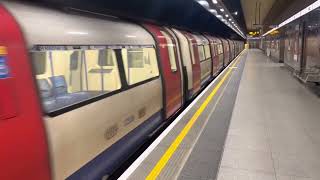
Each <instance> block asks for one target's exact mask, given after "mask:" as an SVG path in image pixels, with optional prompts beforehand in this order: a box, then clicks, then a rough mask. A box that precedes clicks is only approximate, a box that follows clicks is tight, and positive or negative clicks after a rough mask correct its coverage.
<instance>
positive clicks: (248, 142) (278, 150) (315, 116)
mask: <svg viewBox="0 0 320 180" xmlns="http://www.w3.org/2000/svg"><path fill="white" fill-rule="evenodd" d="M240 179H241V180H319V179H320V99H319V97H317V96H316V95H315V94H313V93H311V92H310V91H309V90H308V89H307V88H306V87H305V86H304V85H303V84H301V83H300V82H298V81H297V80H296V79H295V78H293V76H292V75H291V74H290V73H289V71H288V70H286V69H285V68H283V67H281V64H277V63H274V62H272V61H271V60H270V59H268V58H267V57H266V56H265V55H263V54H262V52H261V51H259V50H250V51H249V53H248V56H247V60H246V65H245V68H244V72H243V75H242V79H241V83H240V87H239V91H238V95H237V99H236V104H235V108H234V110H233V115H232V119H231V124H230V129H229V132H228V137H227V140H226V145H225V149H224V153H223V158H222V162H221V167H220V170H219V175H218V180H240Z"/></svg>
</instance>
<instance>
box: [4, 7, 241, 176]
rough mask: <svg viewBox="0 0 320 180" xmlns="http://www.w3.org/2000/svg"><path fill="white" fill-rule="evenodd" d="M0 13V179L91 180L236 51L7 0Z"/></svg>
mask: <svg viewBox="0 0 320 180" xmlns="http://www.w3.org/2000/svg"><path fill="white" fill-rule="evenodd" d="M0 17H1V21H0V24H1V27H2V28H1V29H0V89H1V94H0V101H1V102H0V104H1V108H0V129H1V130H0V137H1V144H2V145H3V146H2V147H1V148H0V161H1V165H0V167H1V173H0V179H20V178H21V177H23V178H24V179H41V180H43V179H65V178H67V179H78V178H79V179H81V178H82V179H101V177H103V176H106V175H108V174H110V173H112V172H114V171H115V169H116V168H118V167H119V166H120V165H121V164H122V163H123V162H125V161H126V160H127V158H128V157H129V156H130V155H132V154H133V153H134V152H135V150H137V149H138V148H139V146H140V145H142V144H143V143H144V142H145V141H146V140H147V139H148V137H149V135H150V134H151V133H153V132H154V131H155V130H157V128H159V127H160V126H161V124H162V123H164V122H166V121H168V119H170V118H171V117H172V116H173V115H175V114H176V113H177V112H178V111H179V110H180V109H181V108H182V107H183V106H184V105H185V104H186V103H187V102H188V101H190V100H192V98H194V97H195V96H196V95H197V94H198V93H199V91H200V89H201V88H202V87H204V86H206V85H207V84H208V82H209V81H210V80H212V79H213V78H214V77H215V76H216V75H217V74H218V73H219V72H220V71H221V70H222V69H223V68H224V67H225V66H226V65H227V64H229V63H230V62H231V61H232V60H233V59H234V57H235V56H236V55H237V54H239V53H240V51H242V49H243V48H244V45H243V42H240V41H232V40H225V39H221V38H217V37H213V36H210V35H201V34H194V33H191V32H187V31H183V30H179V29H175V28H170V27H160V26H156V25H151V24H144V25H143V26H139V25H137V24H133V23H129V22H124V21H121V20H119V19H116V18H114V19H110V18H109V19H106V18H105V17H104V19H101V18H93V17H88V16H83V15H76V14H75V13H72V14H68V13H66V12H61V11H56V10H52V9H47V8H43V7H38V6H32V5H28V4H19V3H17V2H2V4H1V5H0Z"/></svg>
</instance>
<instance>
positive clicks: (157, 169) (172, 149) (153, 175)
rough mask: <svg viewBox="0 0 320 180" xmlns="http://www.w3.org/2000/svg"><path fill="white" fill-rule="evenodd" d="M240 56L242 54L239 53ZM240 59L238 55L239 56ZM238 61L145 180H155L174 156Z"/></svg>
mask: <svg viewBox="0 0 320 180" xmlns="http://www.w3.org/2000/svg"><path fill="white" fill-rule="evenodd" d="M241 54H242V53H241ZM239 57H240V55H239ZM238 61H239V59H237V60H236V61H235V62H234V63H233V64H232V66H231V67H230V68H229V69H228V71H227V72H226V74H225V75H224V76H223V77H222V79H221V80H220V81H219V83H218V84H217V86H216V87H215V88H214V89H213V90H212V92H211V93H210V95H209V96H208V97H207V99H206V100H205V101H204V102H203V103H202V104H201V106H200V107H199V109H198V110H197V111H196V112H195V113H194V115H193V116H192V117H191V119H190V120H189V122H188V123H187V125H186V126H185V127H184V128H183V129H182V131H181V132H180V134H179V135H178V136H177V137H176V139H175V140H174V141H173V142H172V144H171V145H170V147H169V148H168V149H167V151H166V152H165V153H164V154H163V155H162V157H161V159H160V160H159V161H158V163H157V164H156V165H155V166H154V167H153V169H152V170H151V172H150V173H149V175H148V176H147V177H146V180H153V179H156V178H157V177H158V176H159V174H160V172H161V171H162V169H163V168H164V167H165V166H166V164H167V163H168V161H169V160H170V158H171V156H172V155H173V154H174V152H175V151H176V150H177V148H178V147H179V145H180V144H181V142H182V141H183V139H184V138H185V136H186V135H187V134H188V132H189V131H190V129H191V128H192V126H193V125H194V123H195V122H196V121H197V120H198V118H199V116H200V115H201V114H202V112H203V111H204V110H205V108H206V107H207V106H208V104H209V103H210V101H211V100H212V98H213V97H214V96H215V94H216V93H217V92H218V90H219V89H220V87H221V86H222V85H223V83H224V82H225V80H226V79H227V77H228V76H229V75H230V73H231V71H232V69H234V67H235V65H236V63H237V62H238Z"/></svg>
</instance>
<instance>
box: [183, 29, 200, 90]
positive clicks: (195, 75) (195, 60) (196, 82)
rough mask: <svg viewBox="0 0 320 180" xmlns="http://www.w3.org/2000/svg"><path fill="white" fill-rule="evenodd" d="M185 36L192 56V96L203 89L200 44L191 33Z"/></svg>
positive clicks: (185, 33) (186, 33)
mask: <svg viewBox="0 0 320 180" xmlns="http://www.w3.org/2000/svg"><path fill="white" fill-rule="evenodd" d="M183 34H184V35H185V36H186V37H187V39H188V41H189V46H190V54H191V61H192V63H191V64H192V80H193V82H192V83H193V88H192V91H193V92H192V94H193V95H195V94H197V93H198V92H199V91H200V88H201V69H200V59H199V51H198V44H197V41H196V39H195V38H194V37H193V35H192V34H191V33H188V32H183Z"/></svg>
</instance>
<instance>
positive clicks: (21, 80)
mask: <svg viewBox="0 0 320 180" xmlns="http://www.w3.org/2000/svg"><path fill="white" fill-rule="evenodd" d="M0 17H1V21H0V27H1V28H0V144H1V148H0V162H1V163H0V169H1V171H0V179H10V180H15V179H33V180H46V179H50V169H49V158H48V149H47V142H46V135H45V129H44V125H43V120H42V113H41V108H40V103H39V99H38V96H37V93H36V87H35V84H34V81H33V78H32V73H31V66H30V61H29V59H28V54H27V51H26V47H25V42H24V39H23V37H22V33H21V32H20V29H19V26H18V25H17V24H16V22H15V20H14V18H13V17H12V16H11V15H10V14H9V13H8V12H7V11H6V10H5V9H4V7H3V6H1V5H0Z"/></svg>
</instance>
